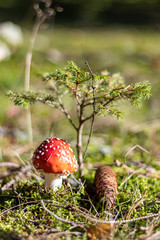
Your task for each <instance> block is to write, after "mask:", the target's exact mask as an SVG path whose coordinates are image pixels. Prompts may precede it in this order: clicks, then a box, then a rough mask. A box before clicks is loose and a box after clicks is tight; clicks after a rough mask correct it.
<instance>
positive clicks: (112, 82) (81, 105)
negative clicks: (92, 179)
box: [7, 61, 151, 176]
mask: <svg viewBox="0 0 160 240" xmlns="http://www.w3.org/2000/svg"><path fill="white" fill-rule="evenodd" d="M86 65H87V68H88V71H87V70H81V69H80V68H79V67H78V66H77V65H76V64H75V63H74V62H72V61H71V62H68V64H67V66H66V67H64V68H63V69H58V70H56V71H55V72H54V73H45V74H44V75H43V80H44V81H45V82H46V84H48V85H49V86H50V88H49V89H46V90H45V92H33V91H27V92H23V93H16V92H12V91H8V93H7V95H8V96H9V98H10V99H11V100H12V101H13V102H14V103H15V104H16V105H20V106H23V107H28V106H29V105H30V104H31V103H35V102H41V103H44V104H46V105H49V106H50V107H52V108H57V109H59V110H60V111H61V112H63V113H64V115H65V116H66V118H67V119H68V120H69V122H70V123H71V125H72V126H73V128H74V129H75V131H76V133H77V158H78V164H79V169H80V175H81V176H83V175H84V171H83V161H84V158H85V156H86V153H87V148H88V145H89V142H90V138H91V134H92V130H93V123H94V120H95V116H99V115H103V116H106V115H111V116H115V117H117V118H122V117H123V112H121V111H119V110H118V108H117V107H116V103H117V101H118V100H127V101H129V102H130V103H131V104H134V105H136V106H141V103H142V100H143V99H145V98H149V97H150V96H151V93H150V91H151V85H150V83H149V82H147V81H145V82H139V83H135V84H130V85H126V84H125V80H124V78H123V77H122V76H121V75H120V74H113V75H109V74H108V73H107V74H105V75H102V74H93V72H92V70H91V69H90V66H89V65H88V63H87V62H86ZM67 94H68V95H70V96H71V97H72V98H73V99H74V102H75V106H76V110H77V121H76V122H75V121H74V120H73V116H72V115H71V114H70V113H69V111H68V110H67V109H66V107H65V101H64V96H65V95H67ZM89 120H91V127H90V132H89V136H88V142H87V144H86V148H85V150H84V154H83V152H82V133H83V127H84V124H85V123H86V122H87V121H89Z"/></svg>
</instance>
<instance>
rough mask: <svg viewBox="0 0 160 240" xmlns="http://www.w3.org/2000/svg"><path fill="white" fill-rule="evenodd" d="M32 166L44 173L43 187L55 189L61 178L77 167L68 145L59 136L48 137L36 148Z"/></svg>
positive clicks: (59, 184)
mask: <svg viewBox="0 0 160 240" xmlns="http://www.w3.org/2000/svg"><path fill="white" fill-rule="evenodd" d="M32 163H33V166H34V167H35V168H36V169H37V170H38V171H40V172H44V173H45V187H46V188H51V189H53V191H56V190H57V188H58V187H61V186H62V178H63V177H65V176H66V175H68V174H70V173H73V172H74V171H75V170H76V169H77V161H76V158H75V156H74V155H73V151H72V149H71V147H70V145H69V144H68V143H67V142H66V141H64V140H62V139H59V138H48V139H47V140H45V141H44V142H42V144H41V145H40V146H39V147H38V148H37V149H36V151H35V152H34V154H33V157H32Z"/></svg>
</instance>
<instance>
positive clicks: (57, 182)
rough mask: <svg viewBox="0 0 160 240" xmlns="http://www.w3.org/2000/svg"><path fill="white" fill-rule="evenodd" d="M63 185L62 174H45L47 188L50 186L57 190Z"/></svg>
mask: <svg viewBox="0 0 160 240" xmlns="http://www.w3.org/2000/svg"><path fill="white" fill-rule="evenodd" d="M61 186H62V176H60V175H57V174H53V173H47V174H45V188H48V189H49V188H50V189H53V191H57V190H58V188H60V187H61Z"/></svg>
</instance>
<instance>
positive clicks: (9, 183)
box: [1, 164, 31, 192]
mask: <svg viewBox="0 0 160 240" xmlns="http://www.w3.org/2000/svg"><path fill="white" fill-rule="evenodd" d="M30 169H31V165H30V164H29V165H27V166H25V167H22V168H21V169H20V171H19V172H18V173H17V176H16V177H15V178H14V179H12V180H11V181H9V182H8V183H6V184H5V185H4V186H3V187H2V188H1V191H2V192H3V191H5V190H7V189H9V188H10V187H11V186H12V185H13V184H14V183H15V182H16V181H17V180H18V179H20V178H21V177H23V175H24V173H26V172H27V171H29V170H30Z"/></svg>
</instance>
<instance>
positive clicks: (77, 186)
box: [0, 27, 160, 240]
mask: <svg viewBox="0 0 160 240" xmlns="http://www.w3.org/2000/svg"><path fill="white" fill-rule="evenodd" d="M29 36H30V32H29V31H26V30H25V31H24V39H25V40H24V44H23V45H22V46H19V47H18V48H15V49H14V48H13V47H11V50H12V53H13V55H12V57H11V58H10V59H9V60H6V61H3V62H1V64H0V72H1V76H0V92H1V94H0V102H1V112H0V124H1V127H0V184H1V192H0V239H8V240H9V239H28V240H32V239H41V240H42V239H47V240H48V239H88V238H90V239H95V240H96V239H109V238H110V239H117V240H119V239H123V240H124V239H139V240H141V239H147V240H151V239H154V240H155V239H160V223H159V215H160V214H159V206H160V149H159V145H160V121H159V115H160V108H159V100H160V99H159V89H160V83H159V76H160V45H159V42H160V35H159V33H158V32H157V31H154V30H150V29H142V28H141V29H135V28H129V29H124V28H121V29H116V28H115V29H109V28H108V29H61V28H58V27H57V28H56V29H54V31H52V30H51V29H50V30H43V31H40V32H39V34H38V38H37V40H36V41H37V44H36V45H35V49H34V51H33V62H32V68H31V88H32V89H43V82H42V80H41V76H40V75H41V74H42V73H44V72H53V71H54V70H55V69H57V68H58V67H59V66H64V65H65V64H66V62H67V61H68V60H74V61H76V63H77V64H78V65H80V66H81V67H82V68H86V66H85V60H87V61H88V62H89V64H90V66H91V68H92V71H93V72H101V71H104V70H107V71H109V72H111V73H116V72H121V73H122V74H123V76H124V77H125V79H126V81H127V82H128V83H131V82H138V81H143V80H149V81H150V82H151V85H152V97H151V98H150V99H149V100H148V101H145V102H144V104H143V106H142V108H141V109H136V108H135V107H133V106H130V105H129V104H126V103H124V104H121V103H120V106H119V108H120V109H122V110H123V111H125V114H126V116H125V118H124V120H123V121H117V120H116V119H112V118H111V117H105V118H103V117H97V118H96V121H95V125H94V132H93V136H92V138H91V143H90V145H89V149H88V153H87V157H86V159H85V163H84V169H85V175H84V177H83V178H82V179H80V178H79V177H78V174H74V177H73V176H72V178H71V177H69V179H70V180H69V184H66V182H64V185H63V187H62V188H61V189H59V191H57V192H52V191H47V190H45V189H44V187H43V185H44V181H43V177H44V176H43V175H41V174H39V173H37V172H36V171H35V169H34V168H33V167H32V166H31V165H30V160H31V156H32V153H33V151H34V150H35V149H36V148H37V146H38V145H39V144H40V143H41V142H42V141H43V140H45V139H46V138H47V137H48V136H49V135H52V136H56V137H61V138H63V139H66V140H67V141H68V142H69V143H71V146H72V148H73V151H74V153H75V155H76V140H75V136H76V134H75V132H74V130H72V128H71V126H70V125H69V122H68V121H67V120H65V118H64V117H63V115H62V114H61V113H60V112H59V111H58V110H54V111H53V110H52V111H51V109H50V108H49V107H46V106H43V105H38V104H37V105H34V106H32V107H31V114H32V129H33V137H34V142H33V144H30V143H29V142H28V137H27V128H26V111H25V109H21V108H19V107H17V106H14V105H13V103H12V102H10V101H9V100H8V99H7V97H6V96H5V93H6V92H7V91H8V90H9V89H12V90H17V91H18V90H22V89H24V65H25V55H26V51H27V44H28V40H29ZM121 105H123V106H121ZM72 106H73V103H72V102H71V101H69V102H68V103H67V107H68V109H69V111H70V112H73V114H74V109H73V108H72ZM89 127H90V123H88V125H86V128H85V129H84V136H83V138H84V143H85V142H86V139H87V136H88V134H89ZM102 165H109V166H111V167H112V168H113V170H114V171H115V173H116V176H117V181H118V193H117V200H116V203H115V204H114V206H113V208H112V209H110V210H109V211H107V210H106V209H105V208H104V207H103V202H98V200H97V197H96V194H95V186H94V176H95V170H96V169H97V168H98V167H99V166H102ZM75 179H76V180H75ZM101 205H102V207H100V206H101ZM64 220H66V221H68V223H67V222H66V221H64ZM112 220H116V221H117V222H116V223H115V224H111V223H108V222H107V221H112ZM124 220H127V221H124ZM104 221H106V222H104Z"/></svg>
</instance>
